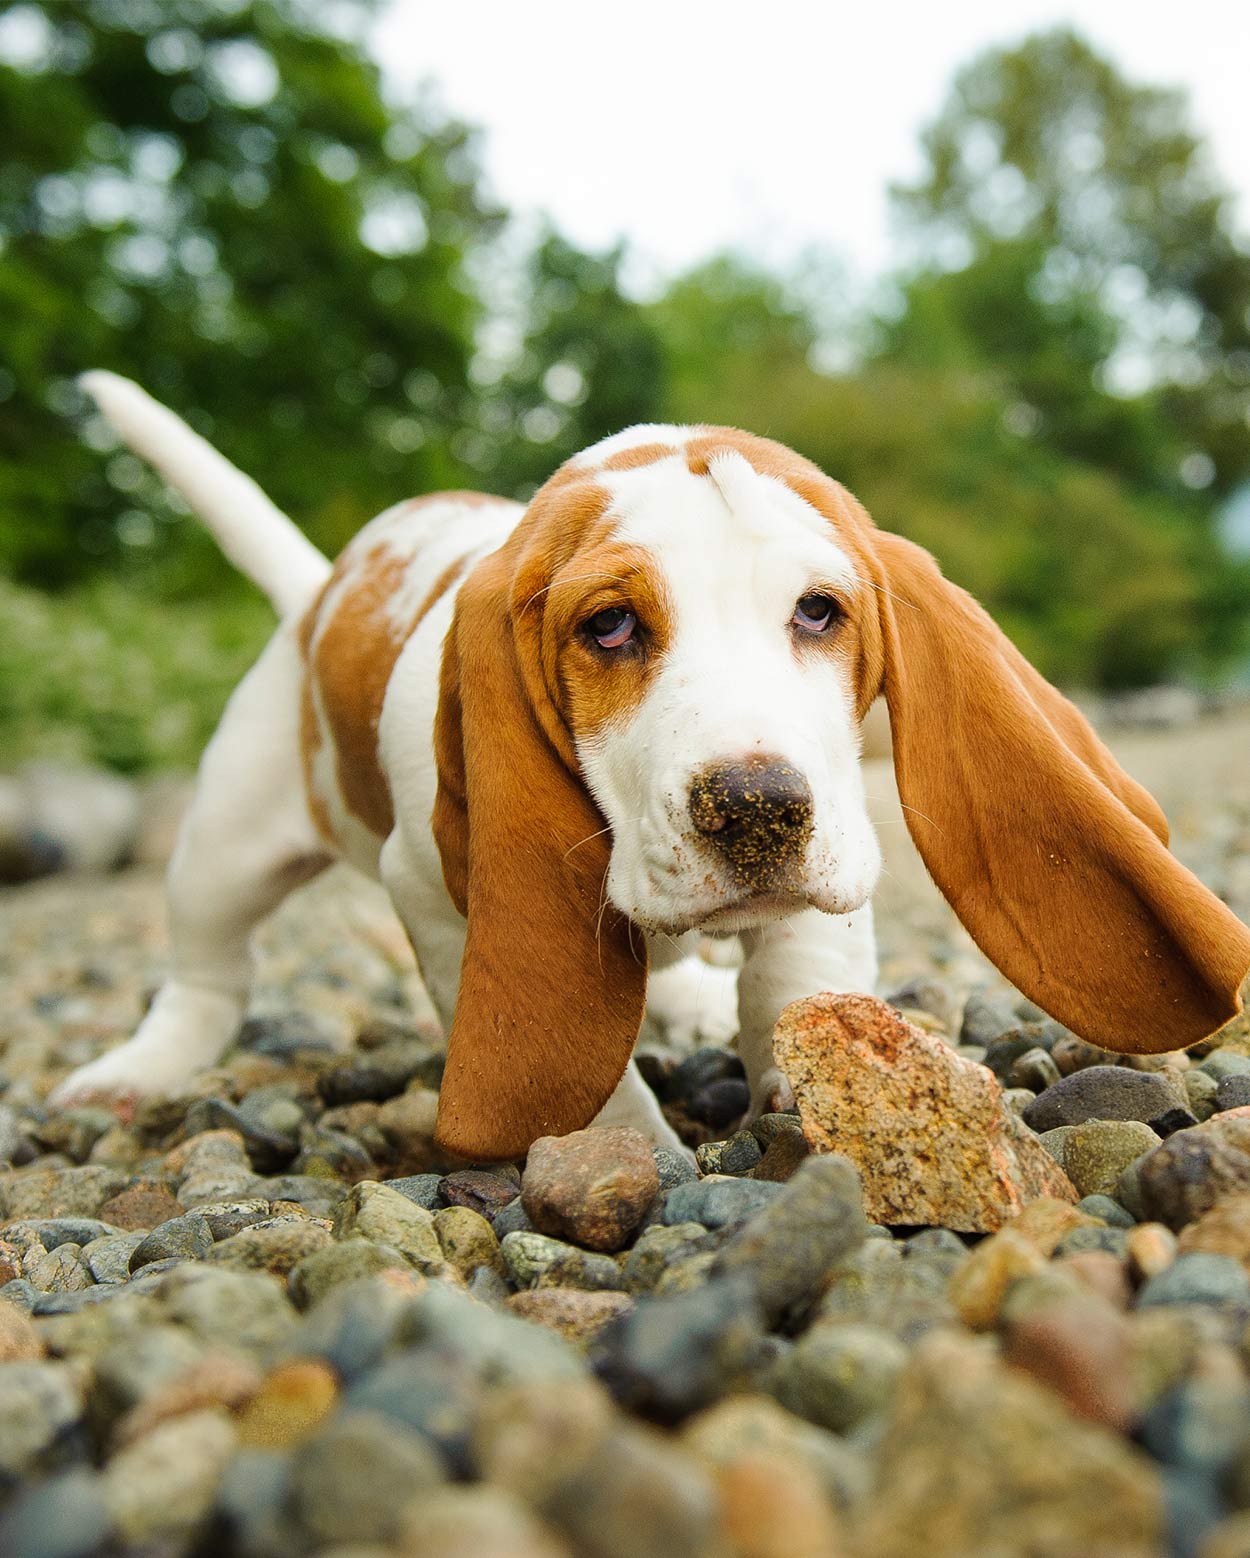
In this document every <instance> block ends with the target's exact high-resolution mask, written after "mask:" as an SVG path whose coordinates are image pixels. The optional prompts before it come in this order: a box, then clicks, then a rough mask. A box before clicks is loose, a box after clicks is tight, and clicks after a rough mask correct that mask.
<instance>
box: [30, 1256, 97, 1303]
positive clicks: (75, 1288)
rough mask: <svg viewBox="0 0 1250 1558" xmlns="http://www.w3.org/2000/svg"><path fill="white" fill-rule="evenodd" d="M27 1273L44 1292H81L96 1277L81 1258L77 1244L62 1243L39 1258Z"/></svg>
mask: <svg viewBox="0 0 1250 1558" xmlns="http://www.w3.org/2000/svg"><path fill="white" fill-rule="evenodd" d="M26 1275H27V1276H28V1277H29V1278H30V1280H31V1281H32V1282H33V1283H34V1285H35V1286H36V1287H37V1288H38V1289H39V1290H40V1291H41V1292H43V1293H81V1292H82V1291H83V1290H84V1289H85V1288H89V1287H92V1286H93V1285H94V1281H95V1279H94V1278H93V1277H92V1275H91V1273H90V1271H88V1269H87V1267H86V1266H85V1265H84V1264H83V1262H82V1261H81V1260H80V1259H79V1254H78V1246H77V1245H76V1244H61V1245H58V1246H57V1248H56V1249H55V1250H49V1251H48V1253H47V1254H46V1255H44V1256H42V1257H41V1258H40V1259H39V1260H37V1261H36V1262H35V1263H34V1265H33V1266H31V1267H30V1268H29V1269H28V1270H27V1273H26Z"/></svg>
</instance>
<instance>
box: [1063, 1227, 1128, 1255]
mask: <svg viewBox="0 0 1250 1558" xmlns="http://www.w3.org/2000/svg"><path fill="white" fill-rule="evenodd" d="M1127 1249H1128V1229H1127V1228H1097V1227H1094V1228H1074V1229H1073V1230H1072V1231H1071V1233H1065V1234H1064V1236H1063V1238H1062V1239H1060V1241H1059V1243H1058V1244H1056V1245H1055V1254H1056V1255H1077V1254H1080V1253H1081V1252H1083V1251H1098V1250H1105V1251H1106V1252H1107V1253H1108V1254H1110V1255H1114V1256H1116V1257H1117V1259H1118V1258H1120V1257H1122V1256H1123V1255H1124V1254H1125V1253H1126V1251H1127Z"/></svg>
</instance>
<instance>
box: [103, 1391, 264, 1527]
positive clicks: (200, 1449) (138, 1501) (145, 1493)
mask: <svg viewBox="0 0 1250 1558" xmlns="http://www.w3.org/2000/svg"><path fill="white" fill-rule="evenodd" d="M234 1442H235V1435H234V1427H233V1425H232V1424H231V1422H230V1419H229V1417H228V1416H227V1415H226V1413H225V1412H224V1411H222V1410H220V1409H219V1408H215V1409H211V1410H200V1411H192V1412H186V1413H183V1414H182V1415H180V1416H178V1417H174V1418H170V1419H168V1420H167V1421H165V1422H161V1423H158V1424H156V1426H155V1427H153V1428H151V1429H149V1431H148V1432H147V1433H145V1434H143V1435H142V1437H140V1438H138V1439H134V1440H132V1441H130V1442H129V1443H128V1444H126V1445H123V1446H122V1448H121V1449H119V1450H117V1451H116V1452H115V1453H114V1454H113V1456H112V1457H111V1459H110V1460H109V1461H108V1463H107V1465H106V1466H105V1468H104V1471H103V1473H102V1474H101V1485H102V1487H103V1491H104V1497H105V1500H106V1502H107V1504H108V1509H109V1513H110V1514H111V1516H112V1517H113V1522H114V1524H115V1526H116V1528H117V1532H118V1535H119V1536H121V1537H122V1538H123V1540H124V1541H125V1542H126V1543H128V1544H131V1545H132V1546H133V1547H142V1546H143V1545H144V1544H146V1543H151V1544H153V1545H155V1544H156V1543H158V1542H162V1541H163V1542H166V1543H169V1544H173V1543H181V1542H182V1541H183V1540H184V1539H185V1538H187V1537H189V1535H190V1533H191V1532H192V1531H194V1530H195V1529H196V1528H197V1527H198V1526H199V1524H200V1522H201V1521H202V1520H203V1518H204V1516H205V1515H207V1513H208V1511H209V1509H210V1508H211V1507H212V1503H213V1498H214V1495H215V1494H216V1492H217V1485H218V1483H219V1481H220V1480H221V1475H222V1472H223V1471H224V1470H225V1466H226V1463H227V1461H228V1460H229V1458H230V1455H231V1452H232V1451H233V1449H234ZM158 1550H159V1549H158ZM164 1550H165V1551H169V1550H170V1548H169V1547H166V1548H165V1549H164ZM173 1550H174V1551H181V1550H182V1548H181V1547H180V1546H179V1547H175V1548H174V1549H173Z"/></svg>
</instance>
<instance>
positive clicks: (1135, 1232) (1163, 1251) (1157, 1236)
mask: <svg viewBox="0 0 1250 1558" xmlns="http://www.w3.org/2000/svg"><path fill="white" fill-rule="evenodd" d="M1176 1248H1177V1242H1176V1235H1175V1234H1174V1233H1173V1232H1172V1230H1171V1229H1170V1228H1165V1227H1164V1225H1163V1224H1162V1223H1138V1225H1137V1226H1136V1227H1135V1228H1133V1229H1131V1230H1130V1231H1129V1236H1128V1242H1127V1245H1126V1247H1125V1253H1126V1254H1127V1256H1128V1263H1129V1270H1130V1271H1131V1272H1132V1274H1133V1276H1134V1278H1135V1279H1136V1280H1137V1281H1138V1282H1146V1281H1148V1280H1149V1279H1150V1278H1151V1277H1157V1276H1158V1275H1159V1273H1160V1272H1161V1271H1166V1270H1167V1268H1168V1267H1169V1266H1170V1265H1171V1264H1172V1262H1173V1261H1174V1260H1175V1259H1176Z"/></svg>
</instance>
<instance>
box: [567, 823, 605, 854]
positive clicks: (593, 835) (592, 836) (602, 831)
mask: <svg viewBox="0 0 1250 1558" xmlns="http://www.w3.org/2000/svg"><path fill="white" fill-rule="evenodd" d="M611 831H612V824H611V823H610V822H609V823H608V825H607V827H606V828H600V829H599V831H598V833H588V834H587V835H586V837H585V838H584V839H578V841H577V843H576V844H570V845H569V847H568V848H567V849H566V850H565V851H564V855H563V857H562V858H563V859H565V860H567V859H568V858H569V856H570V855H571V854H572V853H573V851H574V850H575V849H580V848H581V847H582V845H583V844H589V843H590V841H591V839H598V838H602V837H603V835H604V834H605V833H611Z"/></svg>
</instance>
